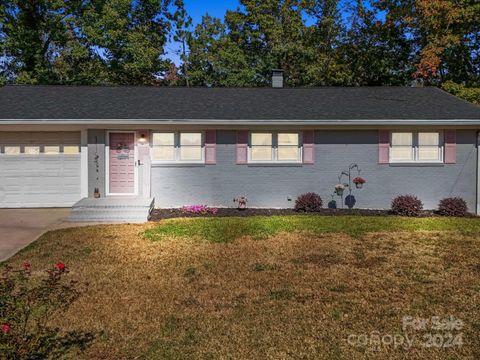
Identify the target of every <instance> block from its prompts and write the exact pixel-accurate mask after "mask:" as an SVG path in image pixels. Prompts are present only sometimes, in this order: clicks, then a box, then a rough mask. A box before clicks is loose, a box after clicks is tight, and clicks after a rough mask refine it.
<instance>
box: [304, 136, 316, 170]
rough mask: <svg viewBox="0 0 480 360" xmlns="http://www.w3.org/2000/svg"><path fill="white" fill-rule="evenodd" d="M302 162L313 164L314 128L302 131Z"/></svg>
mask: <svg viewBox="0 0 480 360" xmlns="http://www.w3.org/2000/svg"><path fill="white" fill-rule="evenodd" d="M303 163H304V164H307V165H313V164H315V130H304V131H303Z"/></svg>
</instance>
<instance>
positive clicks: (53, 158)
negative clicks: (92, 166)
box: [0, 132, 81, 207]
mask: <svg viewBox="0 0 480 360" xmlns="http://www.w3.org/2000/svg"><path fill="white" fill-rule="evenodd" d="M29 144H33V145H34V146H39V148H40V153H39V154H35V155H31V154H28V155H26V154H24V153H22V154H20V155H6V154H5V146H6V145H10V146H15V147H17V146H20V148H21V149H22V150H21V151H22V152H24V151H25V150H24V149H25V145H29ZM79 144H80V133H79V132H48V133H46V132H44V133H39V132H15V133H13V132H0V207H54V206H71V205H73V204H74V203H75V202H77V201H78V200H79V199H80V174H81V169H80V156H79V155H70V154H68V155H65V154H63V153H62V152H61V151H62V149H63V146H64V145H74V146H79ZM45 146H54V147H55V148H57V149H58V150H59V151H60V153H59V154H45V153H44V149H45Z"/></svg>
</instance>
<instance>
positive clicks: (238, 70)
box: [188, 14, 256, 87]
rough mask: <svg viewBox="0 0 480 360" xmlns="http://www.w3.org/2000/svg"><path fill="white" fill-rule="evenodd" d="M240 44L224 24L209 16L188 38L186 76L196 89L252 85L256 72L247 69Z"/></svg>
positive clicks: (248, 65) (204, 18)
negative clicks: (188, 75) (188, 49)
mask: <svg viewBox="0 0 480 360" xmlns="http://www.w3.org/2000/svg"><path fill="white" fill-rule="evenodd" d="M238 45H239V42H238V41H235V37H233V36H232V34H231V33H230V32H227V28H226V26H225V24H223V23H222V22H221V21H220V20H219V19H216V18H213V17H211V16H209V15H208V14H207V15H205V16H203V18H202V22H201V23H200V24H198V25H197V26H196V28H195V31H194V33H193V36H191V37H190V38H189V48H190V53H189V56H188V67H189V74H190V78H191V81H192V84H193V85H196V86H215V87H217V86H220V87H222V86H231V87H233V86H254V83H255V76H256V70H255V69H254V68H252V67H250V64H249V62H248V59H247V57H246V54H245V52H244V51H243V50H242V49H241V48H240V47H239V46H238Z"/></svg>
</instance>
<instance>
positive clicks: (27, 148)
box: [24, 146, 40, 155]
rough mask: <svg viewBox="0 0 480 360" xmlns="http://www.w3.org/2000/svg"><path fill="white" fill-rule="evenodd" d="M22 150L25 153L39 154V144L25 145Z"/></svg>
mask: <svg viewBox="0 0 480 360" xmlns="http://www.w3.org/2000/svg"><path fill="white" fill-rule="evenodd" d="M24 152H25V154H26V155H38V154H40V146H25V150H24Z"/></svg>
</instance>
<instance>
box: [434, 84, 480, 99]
mask: <svg viewBox="0 0 480 360" xmlns="http://www.w3.org/2000/svg"><path fill="white" fill-rule="evenodd" d="M442 89H443V90H445V91H448V92H449V93H450V94H453V95H455V96H458V97H459V98H462V99H464V100H467V101H470V102H471V103H474V104H479V105H480V87H476V88H471V87H466V86H465V85H461V84H456V83H454V82H453V81H451V80H449V81H446V82H445V83H444V84H443V85H442Z"/></svg>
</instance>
